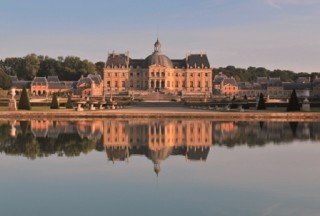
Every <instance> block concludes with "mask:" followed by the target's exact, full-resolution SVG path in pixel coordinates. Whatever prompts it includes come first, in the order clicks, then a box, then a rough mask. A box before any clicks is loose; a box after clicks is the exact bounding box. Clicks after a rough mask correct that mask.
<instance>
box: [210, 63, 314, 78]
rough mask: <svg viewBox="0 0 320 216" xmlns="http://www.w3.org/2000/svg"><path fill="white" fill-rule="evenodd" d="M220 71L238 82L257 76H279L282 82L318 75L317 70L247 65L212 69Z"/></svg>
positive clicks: (216, 72)
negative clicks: (295, 70)
mask: <svg viewBox="0 0 320 216" xmlns="http://www.w3.org/2000/svg"><path fill="white" fill-rule="evenodd" d="M220 72H222V73H223V74H225V75H227V76H229V77H231V76H233V77H234V78H235V79H236V81H238V82H255V81H256V80H257V78H258V77H280V79H281V80H282V81H283V82H293V81H296V80H297V78H298V77H309V76H311V79H312V80H313V79H315V78H316V76H319V77H320V73H319V72H313V73H306V72H299V73H296V72H293V71H290V70H279V69H277V70H268V69H266V68H263V67H248V68H246V69H244V68H236V67H234V66H227V67H219V68H216V69H214V74H215V75H216V74H218V73H220Z"/></svg>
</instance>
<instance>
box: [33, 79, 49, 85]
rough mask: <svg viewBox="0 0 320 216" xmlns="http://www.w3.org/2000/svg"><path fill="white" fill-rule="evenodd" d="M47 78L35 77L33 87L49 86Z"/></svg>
mask: <svg viewBox="0 0 320 216" xmlns="http://www.w3.org/2000/svg"><path fill="white" fill-rule="evenodd" d="M47 82H48V81H47V78H45V77H35V78H34V79H33V81H32V83H31V84H32V85H34V84H45V85H46V84H47Z"/></svg>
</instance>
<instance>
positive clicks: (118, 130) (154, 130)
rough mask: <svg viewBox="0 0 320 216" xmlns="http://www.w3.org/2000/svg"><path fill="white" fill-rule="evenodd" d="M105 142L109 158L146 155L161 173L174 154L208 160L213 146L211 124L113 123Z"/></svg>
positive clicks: (108, 124)
mask: <svg viewBox="0 0 320 216" xmlns="http://www.w3.org/2000/svg"><path fill="white" fill-rule="evenodd" d="M103 143H104V146H105V148H106V152H107V155H108V158H109V159H110V160H112V161H115V160H120V161H123V160H128V158H129V157H130V156H131V155H145V156H146V157H147V158H149V159H150V160H152V162H153V163H154V166H155V167H154V168H155V171H156V172H157V173H158V172H159V169H160V163H161V161H163V160H165V159H167V158H168V157H169V156H170V155H183V156H185V157H186V159H188V160H195V161H196V160H206V159H207V156H208V153H209V150H210V146H211V145H212V124H211V122H210V121H178V120H152V119H148V120H129V121H118V120H111V121H105V122H104V132H103Z"/></svg>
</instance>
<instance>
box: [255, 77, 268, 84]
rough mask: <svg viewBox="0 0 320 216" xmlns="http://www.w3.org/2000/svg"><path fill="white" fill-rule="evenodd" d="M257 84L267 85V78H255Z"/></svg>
mask: <svg viewBox="0 0 320 216" xmlns="http://www.w3.org/2000/svg"><path fill="white" fill-rule="evenodd" d="M257 82H258V83H268V78H267V77H257Z"/></svg>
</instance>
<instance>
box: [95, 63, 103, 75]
mask: <svg viewBox="0 0 320 216" xmlns="http://www.w3.org/2000/svg"><path fill="white" fill-rule="evenodd" d="M95 66H96V71H97V73H98V74H100V76H101V77H103V71H104V68H105V63H104V62H102V61H99V62H96V63H95Z"/></svg>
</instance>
